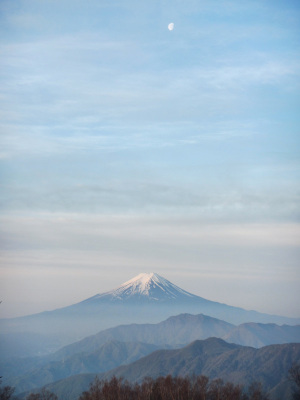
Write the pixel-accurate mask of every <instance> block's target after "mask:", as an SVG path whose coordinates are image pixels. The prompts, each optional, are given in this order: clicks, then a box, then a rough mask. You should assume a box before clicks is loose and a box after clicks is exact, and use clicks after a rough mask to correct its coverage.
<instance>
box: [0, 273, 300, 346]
mask: <svg viewBox="0 0 300 400" xmlns="http://www.w3.org/2000/svg"><path fill="white" fill-rule="evenodd" d="M182 313H190V314H204V315H208V316H211V317H214V318H218V319H220V320H223V321H226V322H229V323H232V324H241V323H244V322H262V323H276V324H289V325H297V324H299V323H300V319H296V318H287V317H283V316H277V315H269V314H262V313H259V312H257V311H248V310H245V309H242V308H239V307H233V306H229V305H226V304H222V303H218V302H214V301H211V300H207V299H204V298H202V297H199V296H196V295H194V294H191V293H189V292H187V291H185V290H183V289H181V288H180V287H178V286H176V285H174V284H173V283H171V282H170V281H168V280H167V279H165V278H163V277H161V276H160V275H158V274H155V273H144V274H139V275H137V276H136V277H134V278H133V279H130V280H129V281H127V282H125V283H123V284H121V285H120V286H118V287H117V288H115V289H113V290H111V291H108V292H105V293H100V294H96V295H95V296H93V297H90V298H88V299H86V300H83V301H81V302H79V303H76V304H73V305H70V306H67V307H64V308H60V309H56V310H53V311H45V312H42V313H39V314H33V315H29V316H25V317H19V318H12V319H1V320H0V329H1V332H2V334H9V335H11V334H12V333H13V334H14V337H18V335H20V334H22V335H24V334H27V335H29V334H30V335H31V334H35V335H36V334H39V335H42V336H43V337H47V338H51V346H52V349H55V348H58V347H60V346H62V345H65V344H67V343H71V342H74V341H75V340H79V339H81V338H83V337H85V336H88V335H91V334H94V333H97V332H99V331H100V330H103V329H107V328H110V327H113V326H117V325H121V324H129V323H140V324H141V323H157V322H160V321H162V320H164V319H166V318H168V317H170V316H174V315H178V314H182ZM2 342H3V343H4V341H3V340H2Z"/></svg>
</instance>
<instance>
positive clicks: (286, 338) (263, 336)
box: [222, 322, 300, 347]
mask: <svg viewBox="0 0 300 400" xmlns="http://www.w3.org/2000/svg"><path fill="white" fill-rule="evenodd" d="M222 338H223V339H224V340H226V341H227V342H231V343H236V344H240V345H242V346H252V347H263V346H267V345H270V344H284V343H299V342H300V325H296V326H289V325H281V326H280V325H276V324H259V323H254V322H248V323H246V324H241V325H239V326H236V327H235V328H233V329H232V330H231V332H230V333H229V334H226V335H224V336H223V337H222Z"/></svg>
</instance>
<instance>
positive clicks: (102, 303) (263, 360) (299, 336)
mask: <svg viewBox="0 0 300 400" xmlns="http://www.w3.org/2000/svg"><path fill="white" fill-rule="evenodd" d="M178 314H179V315H178ZM193 314H196V315H193ZM205 314H206V315H205ZM160 321H162V322H160ZM137 322H138V323H137ZM287 323H289V325H287ZM297 324H299V325H297ZM0 326H1V331H2V332H3V333H1V335H0V370H1V375H3V381H4V383H5V384H10V385H12V386H15V387H16V393H20V392H22V391H28V390H37V388H38V387H41V386H43V385H49V387H50V388H51V389H52V388H56V389H55V390H56V391H57V393H60V396H61V398H63V399H64V400H68V399H69V400H71V399H75V398H77V397H76V396H77V394H78V395H79V394H80V390H81V391H82V390H86V389H87V387H88V383H89V382H91V380H92V379H93V377H95V376H96V374H97V375H99V374H100V377H103V378H105V379H106V378H108V379H109V378H110V377H111V376H113V375H116V376H124V377H125V378H128V379H129V380H131V381H140V380H142V379H143V378H144V377H145V376H146V375H150V376H152V377H157V376H158V375H159V374H169V373H170V374H173V375H185V374H206V375H208V376H209V377H210V378H212V379H214V378H215V377H219V378H223V379H225V380H231V381H233V382H236V383H246V384H248V383H250V381H251V380H256V378H257V377H258V376H259V374H263V376H265V377H266V376H267V377H266V378H265V381H264V382H263V383H264V384H265V386H266V388H267V389H268V390H269V392H270V393H271V392H272V393H276V396H277V395H278V393H280V395H282V393H283V394H284V395H283V396H285V398H288V397H286V396H289V394H288V391H289V390H290V383H287V382H286V380H287V377H286V376H287V374H288V369H289V368H290V367H291V365H292V363H297V362H300V360H299V358H300V357H299V354H300V349H299V344H296V343H299V342H300V319H294V318H286V317H282V316H276V315H268V314H262V313H259V312H256V311H248V310H244V309H242V308H238V307H233V306H229V305H226V304H221V303H218V302H214V301H211V300H207V299H204V298H202V297H199V296H196V295H194V294H191V293H189V292H187V291H185V290H183V289H181V288H179V287H178V286H176V285H174V284H173V283H171V282H169V281H168V280H166V279H165V278H163V277H161V276H159V275H157V274H154V273H150V274H140V275H138V276H137V277H135V278H133V279H131V280H129V281H127V282H125V283H123V284H122V285H121V286H119V287H117V288H115V289H113V290H111V291H108V292H105V293H100V294H97V295H95V296H93V297H90V298H88V299H86V300H84V301H82V302H79V303H77V304H74V305H71V306H68V307H64V308H61V309H57V310H53V311H50V312H44V313H39V314H34V315H29V316H26V317H21V318H14V319H2V320H1V321H0ZM213 337H214V339H212V338H213ZM217 338H220V339H217ZM221 339H222V340H221ZM199 340H200V341H199ZM203 340H205V341H204V342H203ZM191 343H192V344H191ZM268 345H272V346H268ZM244 346H247V347H244ZM249 346H251V347H249ZM265 346H267V347H265ZM280 346H283V347H280ZM255 348H261V349H255ZM264 349H267V350H264ZM251 360H252V361H251ZM273 362H274V363H275V364H274V365H272V363H273ZM274 366H277V367H276V368H277V370H275V369H274ZM278 366H279V367H278ZM247 374H248V375H247ZM272 374H274V376H275V378H274V376H273V377H272ZM247 376H248V377H247ZM273 378H274V379H275V380H274V379H273ZM276 379H277V381H276ZM276 382H277V383H276ZM278 384H279V385H280V387H279V389H278V387H277V386H278ZM65 388H67V389H65ZM76 388H77V389H76ZM66 390H69V392H68V393H73V395H72V396H73V397H72V396H71V395H70V394H67V393H66ZM24 396H26V394H25V395H24ZM24 396H23V397H24ZM70 396H71V397H70ZM74 396H75V397H74ZM21 398H22V396H21Z"/></svg>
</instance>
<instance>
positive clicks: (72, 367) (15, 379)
mask: <svg viewBox="0 0 300 400" xmlns="http://www.w3.org/2000/svg"><path fill="white" fill-rule="evenodd" d="M211 337H219V338H223V339H224V340H226V342H228V343H235V344H239V345H244V346H249V345H250V346H253V347H263V346H266V345H270V344H283V343H295V342H300V326H299V325H297V326H288V325H283V326H279V325H276V324H260V323H246V324H241V325H239V326H235V325H233V324H229V323H228V322H225V321H221V320H218V319H216V318H212V317H208V316H205V315H203V314H200V315H191V314H181V315H178V316H174V317H170V318H168V319H167V320H165V321H163V322H160V323H158V324H129V325H120V326H117V327H114V328H109V329H106V330H104V331H101V332H99V333H97V334H96V335H92V336H89V337H86V338H84V339H82V340H80V341H78V342H75V343H73V344H70V345H68V346H65V347H63V348H62V349H60V350H58V351H57V352H55V353H53V354H51V355H48V356H44V357H35V358H21V359H20V358H17V359H13V360H7V361H2V362H0V370H1V373H2V374H3V375H4V376H6V377H10V378H9V379H7V378H6V379H5V383H8V384H10V385H12V386H15V387H16V388H17V390H18V391H22V390H24V391H25V390H29V389H34V388H35V387H39V386H42V385H45V384H49V383H51V382H54V381H57V380H60V379H65V378H68V377H71V376H72V375H75V374H86V373H93V374H95V373H104V372H106V371H108V370H110V369H113V368H116V367H118V366H120V365H124V364H129V363H131V362H134V361H136V360H138V359H140V358H142V357H143V356H146V355H148V354H150V353H152V352H153V351H155V350H158V349H172V348H175V349H177V348H181V347H183V346H186V345H187V344H189V343H191V342H193V341H195V340H199V339H208V338H211ZM253 354H254V353H253ZM190 368H193V367H192V366H191V367H190ZM195 373H196V372H195Z"/></svg>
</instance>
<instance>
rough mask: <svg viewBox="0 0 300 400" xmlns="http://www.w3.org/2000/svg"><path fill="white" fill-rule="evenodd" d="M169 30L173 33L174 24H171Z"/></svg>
mask: <svg viewBox="0 0 300 400" xmlns="http://www.w3.org/2000/svg"><path fill="white" fill-rule="evenodd" d="M168 29H169V31H172V30H173V29H174V22H171V23H170V24H169V25H168Z"/></svg>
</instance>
